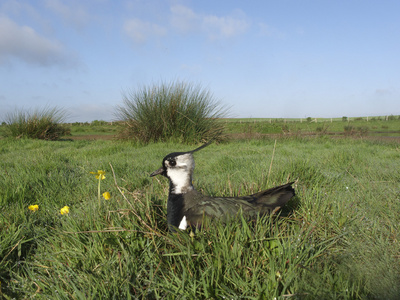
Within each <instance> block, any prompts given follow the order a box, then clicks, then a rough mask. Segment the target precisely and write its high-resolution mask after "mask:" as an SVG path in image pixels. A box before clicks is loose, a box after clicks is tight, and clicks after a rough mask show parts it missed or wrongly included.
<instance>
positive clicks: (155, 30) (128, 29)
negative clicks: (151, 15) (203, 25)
mask: <svg viewBox="0 0 400 300" xmlns="http://www.w3.org/2000/svg"><path fill="white" fill-rule="evenodd" d="M124 31H125V33H126V34H127V35H128V36H129V37H130V38H131V39H132V40H133V41H134V42H135V43H139V44H142V43H144V42H146V41H147V39H149V38H151V37H154V36H157V37H160V36H164V35H166V34H167V29H165V28H164V27H162V26H159V25H157V24H154V23H150V22H145V21H142V20H139V19H130V20H127V21H126V22H125V24H124Z"/></svg>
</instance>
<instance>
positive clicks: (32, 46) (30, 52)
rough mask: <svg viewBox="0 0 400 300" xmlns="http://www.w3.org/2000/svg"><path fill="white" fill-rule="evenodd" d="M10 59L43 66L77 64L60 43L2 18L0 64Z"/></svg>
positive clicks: (0, 25) (0, 20)
mask: <svg viewBox="0 0 400 300" xmlns="http://www.w3.org/2000/svg"><path fill="white" fill-rule="evenodd" d="M8 58H17V59H20V60H23V61H25V62H27V63H30V64H36V65H42V66H49V65H70V64H75V63H76V62H75V60H74V59H73V58H72V57H71V56H69V55H67V53H66V51H65V49H64V47H63V45H62V44H61V43H60V42H58V41H52V40H50V39H47V38H45V37H43V36H41V35H39V34H38V33H37V32H36V31H35V30H34V29H33V28H31V27H28V26H20V25H18V24H16V23H15V22H13V21H12V20H10V19H9V18H7V17H1V16H0V64H1V63H3V62H5V61H7V59H8Z"/></svg>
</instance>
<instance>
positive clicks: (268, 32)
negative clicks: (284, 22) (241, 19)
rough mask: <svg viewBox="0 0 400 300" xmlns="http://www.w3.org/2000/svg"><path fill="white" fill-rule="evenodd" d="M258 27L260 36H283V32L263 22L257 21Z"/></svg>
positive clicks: (279, 37) (281, 37)
mask: <svg viewBox="0 0 400 300" xmlns="http://www.w3.org/2000/svg"><path fill="white" fill-rule="evenodd" d="M258 28H259V32H260V35H262V36H267V37H273V38H278V39H283V38H284V37H285V34H284V33H283V32H281V31H280V30H278V29H276V28H274V27H272V26H270V25H267V24H265V23H259V24H258Z"/></svg>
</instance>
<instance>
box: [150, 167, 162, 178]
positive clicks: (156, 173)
mask: <svg viewBox="0 0 400 300" xmlns="http://www.w3.org/2000/svg"><path fill="white" fill-rule="evenodd" d="M163 172H164V168H163V167H161V168H159V169H158V170H156V171H154V172H153V173H151V174H150V177H153V176H156V175H159V174H162V173H163Z"/></svg>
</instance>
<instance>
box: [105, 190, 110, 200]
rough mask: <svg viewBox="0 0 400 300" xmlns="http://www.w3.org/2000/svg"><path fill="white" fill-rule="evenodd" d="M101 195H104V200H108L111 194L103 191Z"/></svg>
mask: <svg viewBox="0 0 400 300" xmlns="http://www.w3.org/2000/svg"><path fill="white" fill-rule="evenodd" d="M103 197H104V199H106V200H110V198H111V194H110V193H109V192H104V193H103Z"/></svg>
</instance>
